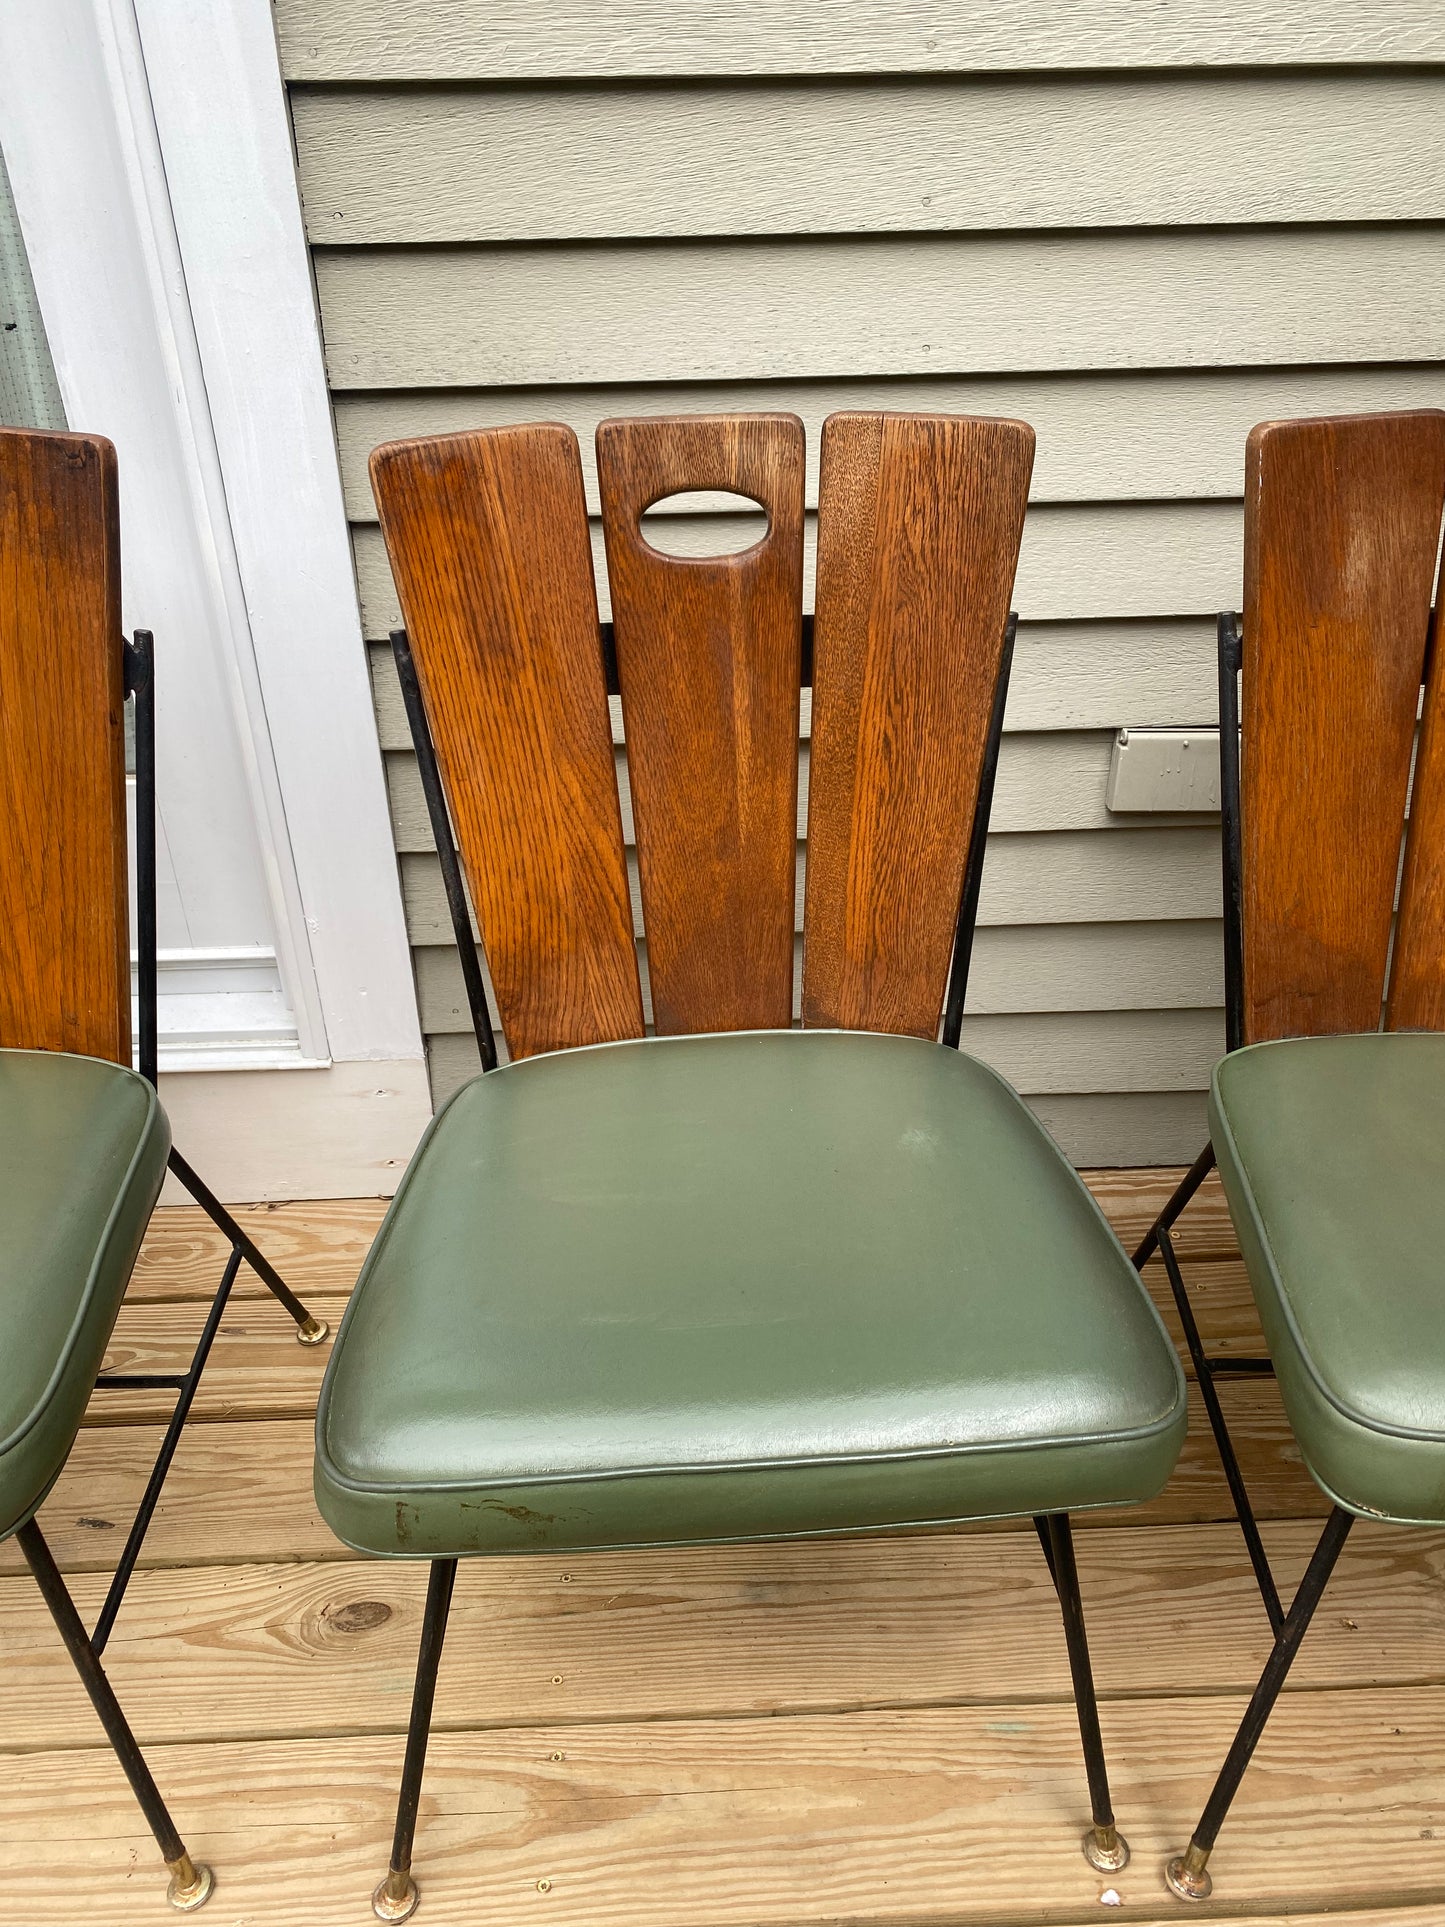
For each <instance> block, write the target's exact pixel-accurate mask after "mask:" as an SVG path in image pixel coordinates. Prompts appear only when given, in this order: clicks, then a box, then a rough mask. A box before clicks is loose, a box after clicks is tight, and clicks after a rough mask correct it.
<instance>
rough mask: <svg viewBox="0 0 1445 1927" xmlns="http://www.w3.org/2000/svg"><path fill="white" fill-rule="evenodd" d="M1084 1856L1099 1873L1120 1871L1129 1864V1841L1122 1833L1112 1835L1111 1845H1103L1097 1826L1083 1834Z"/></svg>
mask: <svg viewBox="0 0 1445 1927" xmlns="http://www.w3.org/2000/svg"><path fill="white" fill-rule="evenodd" d="M1084 1858H1085V1859H1086V1860H1087V1861H1088V1863H1089V1865H1090V1866H1091V1867H1093V1868H1094V1869H1095V1870H1096V1871H1097V1872H1099V1873H1122V1872H1123V1871H1124V1869H1125V1867H1127V1866H1128V1864H1129V1842H1128V1841H1127V1840H1126V1839H1125V1838H1124V1836H1123V1834H1122V1833H1116V1834H1115V1835H1114V1843H1113V1845H1112V1846H1107V1847H1106V1846H1105V1845H1104V1843H1103V1841H1102V1840H1101V1839H1100V1838H1099V1830H1098V1828H1097V1827H1090V1828H1089V1831H1088V1832H1087V1833H1086V1834H1085V1835H1084Z"/></svg>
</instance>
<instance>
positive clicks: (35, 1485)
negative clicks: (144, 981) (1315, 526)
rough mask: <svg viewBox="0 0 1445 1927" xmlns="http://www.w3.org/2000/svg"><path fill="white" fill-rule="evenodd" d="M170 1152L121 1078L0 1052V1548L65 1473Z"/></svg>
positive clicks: (147, 1103) (126, 1077) (80, 1065)
mask: <svg viewBox="0 0 1445 1927" xmlns="http://www.w3.org/2000/svg"><path fill="white" fill-rule="evenodd" d="M170 1144H171V1136H170V1127H169V1125H168V1124H167V1122H166V1117H165V1113H164V1112H163V1111H162V1109H161V1107H160V1104H159V1102H158V1101H157V1098H156V1094H155V1092H154V1090H153V1089H152V1088H151V1086H150V1085H149V1084H148V1083H147V1082H146V1081H145V1079H144V1078H141V1077H137V1076H136V1074H135V1072H134V1071H131V1070H127V1069H125V1068H124V1067H123V1066H121V1065H119V1064H110V1063H105V1062H103V1061H102V1060H101V1059H99V1058H94V1057H71V1056H67V1055H63V1054H61V1053H60V1052H57V1051H24V1050H0V1359H3V1361H4V1370H3V1373H0V1538H3V1537H5V1536H7V1535H8V1534H10V1533H12V1532H15V1531H16V1530H17V1529H18V1528H19V1527H21V1526H23V1525H24V1524H25V1522H26V1521H27V1520H28V1519H29V1518H30V1517H31V1516H32V1514H33V1513H34V1512H35V1509H36V1507H37V1506H38V1505H39V1504H40V1502H41V1500H42V1499H43V1498H44V1497H45V1494H46V1493H47V1492H48V1491H49V1489H50V1487H51V1485H52V1484H53V1483H54V1481H55V1478H56V1476H57V1475H58V1473H59V1472H60V1469H61V1467H62V1466H63V1465H64V1463H65V1460H66V1457H67V1455H68V1453H69V1451H70V1448H71V1445H72V1443H73V1442H74V1439H75V1434H76V1432H77V1431H78V1429H79V1427H80V1420H81V1415H82V1413H83V1412H84V1410H85V1406H86V1401H87V1400H88V1398H89V1397H90V1392H91V1388H92V1386H93V1385H94V1383H95V1375H96V1372H97V1370H98V1369H99V1367H100V1363H101V1360H102V1357H103V1356H104V1353H105V1347H106V1344H107V1341H108V1340H109V1338H110V1334H111V1330H112V1328H113V1326H114V1324H115V1319H116V1313H117V1312H118V1311H119V1309H120V1301H121V1299H122V1297H123V1296H124V1293H125V1288H126V1284H127V1282H128V1281H129V1279H130V1274H131V1269H132V1267H133V1266H134V1264H135V1260H136V1254H137V1252H138V1251H139V1250H140V1245H141V1239H142V1237H143V1236H144V1235H145V1228H146V1225H147V1223H148V1222H149V1220H150V1215H151V1210H152V1207H153V1206H154V1204H155V1201H156V1198H157V1196H158V1195H159V1193H160V1188H161V1181H162V1179H163V1178H164V1177H165V1171H166V1158H167V1155H168V1154H169V1151H170Z"/></svg>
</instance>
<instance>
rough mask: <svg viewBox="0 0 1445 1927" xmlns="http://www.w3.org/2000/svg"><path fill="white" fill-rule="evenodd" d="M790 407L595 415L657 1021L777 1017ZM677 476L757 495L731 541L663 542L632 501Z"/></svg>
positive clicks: (794, 544) (795, 632)
mask: <svg viewBox="0 0 1445 1927" xmlns="http://www.w3.org/2000/svg"><path fill="white" fill-rule="evenodd" d="M803 471H804V451H803V424H802V422H801V421H799V420H798V418H797V416H795V415H731V416H726V415H724V416H666V417H662V418H654V419H650V420H643V419H638V418H634V419H631V420H616V421H604V422H602V423H601V424H600V426H599V427H598V430H597V477H598V486H599V490H600V493H601V498H602V522H603V529H604V533H605V538H606V543H607V569H608V575H609V578H610V583H611V590H612V619H613V622H614V624H615V629H616V638H617V666H618V678H619V684H620V688H621V693H622V714H623V724H624V728H625V730H626V735H627V768H628V779H629V783H630V786H631V792H632V808H633V818H634V822H635V825H636V835H637V855H638V864H639V868H640V872H641V883H642V913H643V923H644V927H645V929H646V933H647V959H648V971H649V980H650V986H651V991H652V1005H653V1011H654V1015H655V1022H656V1027H657V1030H658V1031H659V1032H660V1033H662V1034H664V1035H668V1034H675V1033H679V1032H686V1031H708V1030H767V1029H780V1030H785V1029H786V1028H787V1026H788V1024H789V1023H790V1021H791V1018H792V988H793V882H794V877H793V870H794V845H795V839H796V820H797V784H798V700H799V683H800V672H801V662H800V656H801V637H802V608H803ZM687 489H726V490H729V491H731V492H732V493H734V494H738V495H746V496H750V497H752V499H753V500H755V501H757V502H759V503H761V504H762V506H763V508H764V509H765V510H766V511H767V517H768V523H767V529H766V532H765V533H764V535H763V536H762V538H761V540H759V541H757V542H755V543H753V544H752V546H751V547H749V548H747V549H744V550H742V551H741V552H739V553H737V554H733V555H722V556H706V557H704V556H677V555H667V554H663V553H662V552H661V551H660V550H658V549H656V548H654V547H653V546H652V545H651V544H650V543H649V542H648V540H647V539H646V537H645V535H644V534H643V531H642V527H641V520H642V516H643V513H644V512H645V510H646V509H648V508H649V507H650V506H651V505H652V504H653V503H654V502H657V501H660V500H661V499H662V498H664V497H666V496H668V495H672V494H675V493H677V492H678V491H680V490H687Z"/></svg>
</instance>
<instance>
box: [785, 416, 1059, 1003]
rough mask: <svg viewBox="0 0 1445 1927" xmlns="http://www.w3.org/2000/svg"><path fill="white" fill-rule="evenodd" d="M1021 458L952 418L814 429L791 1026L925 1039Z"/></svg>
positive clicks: (1012, 431) (1021, 434) (954, 896)
mask: <svg viewBox="0 0 1445 1927" xmlns="http://www.w3.org/2000/svg"><path fill="white" fill-rule="evenodd" d="M1033 446H1034V435H1033V430H1032V429H1031V428H1029V427H1028V425H1027V424H1026V423H1023V422H1003V421H987V420H983V419H981V418H977V417H968V416H927V415H834V416H832V417H831V418H830V419H829V421H828V422H827V424H826V425H825V427H824V430H823V456H822V463H823V466H822V478H821V482H820V485H819V500H820V504H821V506H820V510H819V518H818V603H817V616H816V631H815V639H814V677H813V772H812V782H811V788H810V791H809V799H808V879H807V909H806V913H805V918H804V936H803V944H804V951H803V1021H804V1023H806V1024H809V1025H813V1026H819V1027H832V1026H837V1027H839V1028H841V1029H845V1030H878V1031H901V1032H909V1033H912V1034H913V1035H915V1036H919V1037H932V1036H933V1035H935V1033H936V1031H937V1028H938V1017H939V1012H940V1010H941V1008H942V1004H943V989H944V979H945V976H946V974H947V971H948V959H949V955H950V952H951V950H952V945H953V927H954V921H955V919H956V917H957V913H958V898H959V890H960V887H961V883H962V879H963V866H964V858H965V856H966V854H967V848H968V839H969V836H970V833H971V831H972V827H973V816H974V801H975V797H976V794H977V789H978V783H979V776H980V772H981V770H982V767H983V757H984V748H985V741H986V737H987V733H988V723H989V716H990V713H991V710H992V706H993V697H994V685H995V682H996V680H997V675H998V665H999V661H1000V655H1001V651H1002V647H1003V632H1004V623H1005V619H1006V616H1007V612H1008V607H1009V599H1010V596H1011V594H1012V592H1013V578H1014V569H1015V567H1016V565H1017V562H1018V549H1019V539H1020V536H1021V534H1022V531H1023V518H1024V504H1025V502H1026V500H1027V497H1028V486H1029V470H1030V468H1031V466H1032V463H1033Z"/></svg>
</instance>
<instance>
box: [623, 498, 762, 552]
mask: <svg viewBox="0 0 1445 1927" xmlns="http://www.w3.org/2000/svg"><path fill="white" fill-rule="evenodd" d="M684 503H690V504H692V505H693V506H692V507H690V508H684V507H683V504H684ZM724 515H725V516H727V517H728V518H729V519H728V521H727V522H726V523H723V522H720V521H719V519H718V518H719V517H720V516H724ZM740 522H741V524H742V540H741V541H739V540H738V527H737V525H738V524H739V523H740ZM768 527H769V523H768V511H767V510H766V509H765V508H764V507H763V505H762V503H761V502H760V501H758V499H757V497H756V496H753V495H738V494H735V493H734V492H733V491H731V490H729V489H710V488H679V489H674V490H673V491H672V492H671V494H668V495H664V496H662V497H661V499H660V500H658V501H656V502H654V503H653V504H652V506H651V507H650V508H649V509H647V510H646V512H645V513H644V515H643V517H642V520H641V522H640V523H639V524H638V528H639V531H640V532H641V535H642V539H643V541H644V542H645V543H646V544H647V546H648V548H650V549H651V550H652V551H653V552H654V554H656V555H675V556H680V557H682V558H683V560H684V561H688V560H693V559H695V558H696V557H698V556H709V557H713V556H722V555H746V554H747V552H748V550H749V549H753V548H756V547H757V545H758V543H759V542H762V541H765V540H766V538H767V533H768Z"/></svg>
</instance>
